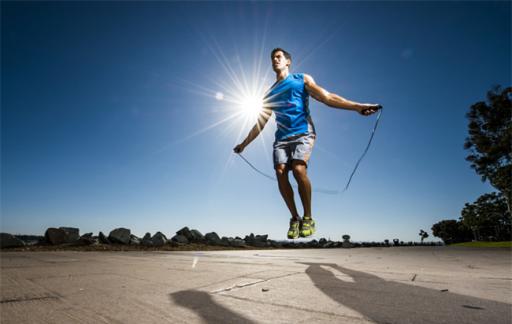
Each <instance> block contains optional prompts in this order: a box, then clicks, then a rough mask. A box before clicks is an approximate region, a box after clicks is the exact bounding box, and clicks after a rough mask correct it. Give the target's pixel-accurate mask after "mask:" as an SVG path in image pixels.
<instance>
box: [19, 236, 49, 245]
mask: <svg viewBox="0 0 512 324" xmlns="http://www.w3.org/2000/svg"><path fill="white" fill-rule="evenodd" d="M14 237H15V238H17V239H19V240H22V241H23V243H25V245H36V244H40V243H44V242H45V239H44V236H41V235H14Z"/></svg>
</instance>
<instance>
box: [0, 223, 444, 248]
mask: <svg viewBox="0 0 512 324" xmlns="http://www.w3.org/2000/svg"><path fill="white" fill-rule="evenodd" d="M342 238H343V242H339V241H331V240H330V239H325V238H320V239H319V240H316V239H313V240H311V241H274V240H269V239H268V235H266V234H265V235H254V234H253V233H251V234H249V235H246V236H245V237H244V238H243V239H242V238H241V237H238V236H237V237H234V238H233V237H226V236H223V237H219V235H218V234H217V233H215V232H209V233H206V234H205V235H203V234H202V233H201V232H200V231H198V230H197V229H189V228H188V227H183V228H182V229H180V230H179V231H177V232H176V234H175V235H174V236H173V237H172V238H170V239H168V238H167V236H166V235H165V234H163V233H162V232H156V233H155V234H154V235H151V233H146V234H145V235H144V237H142V238H140V237H137V236H136V235H134V234H132V233H131V230H130V229H128V228H122V227H120V228H116V229H113V230H112V231H111V232H110V233H109V235H108V236H106V235H105V234H103V232H99V234H98V236H94V235H93V233H86V234H83V235H82V236H80V230H79V229H78V228H74V227H59V228H54V227H50V228H48V229H47V230H46V232H45V234H44V236H33V235H11V234H8V233H0V247H1V248H16V247H24V246H27V245H52V246H89V245H100V246H106V245H125V246H141V247H155V248H159V247H164V246H171V247H180V246H186V245H191V244H196V246H199V248H200V246H201V245H208V246H218V247H232V248H248V247H255V248H352V247H389V246H390V244H389V241H388V240H386V242H371V243H368V242H364V243H352V242H350V236H349V235H343V237H342ZM393 243H394V245H395V246H413V245H438V244H436V243H422V244H419V243H416V242H414V243H413V242H409V243H407V244H404V242H398V240H397V239H395V240H393Z"/></svg>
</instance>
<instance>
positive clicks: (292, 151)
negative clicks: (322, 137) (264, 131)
mask: <svg viewBox="0 0 512 324" xmlns="http://www.w3.org/2000/svg"><path fill="white" fill-rule="evenodd" d="M315 139H316V135H315V134H314V133H311V134H299V135H295V136H292V137H288V138H285V139H283V140H276V141H275V142H274V168H275V167H276V166H277V165H278V164H286V165H288V166H291V164H292V161H293V160H301V161H304V162H305V163H306V166H307V165H308V161H309V158H310V157H311V152H312V151H313V145H314V144H315Z"/></svg>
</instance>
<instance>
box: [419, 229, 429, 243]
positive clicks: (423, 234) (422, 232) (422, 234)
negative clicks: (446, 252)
mask: <svg viewBox="0 0 512 324" xmlns="http://www.w3.org/2000/svg"><path fill="white" fill-rule="evenodd" d="M419 235H420V237H421V243H423V240H424V239H426V238H427V237H428V233H427V232H425V231H424V230H420V234H419Z"/></svg>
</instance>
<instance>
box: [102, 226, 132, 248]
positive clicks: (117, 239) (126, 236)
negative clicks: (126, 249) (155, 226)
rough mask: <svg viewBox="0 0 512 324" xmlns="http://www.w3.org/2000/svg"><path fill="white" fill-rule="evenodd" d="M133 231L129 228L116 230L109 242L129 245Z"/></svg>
mask: <svg viewBox="0 0 512 324" xmlns="http://www.w3.org/2000/svg"><path fill="white" fill-rule="evenodd" d="M130 234H131V231H130V230H129V229H127V228H123V227H120V228H116V229H115V230H112V231H111V232H110V234H109V235H108V240H109V241H110V242H112V243H118V244H129V243H130Z"/></svg>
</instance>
